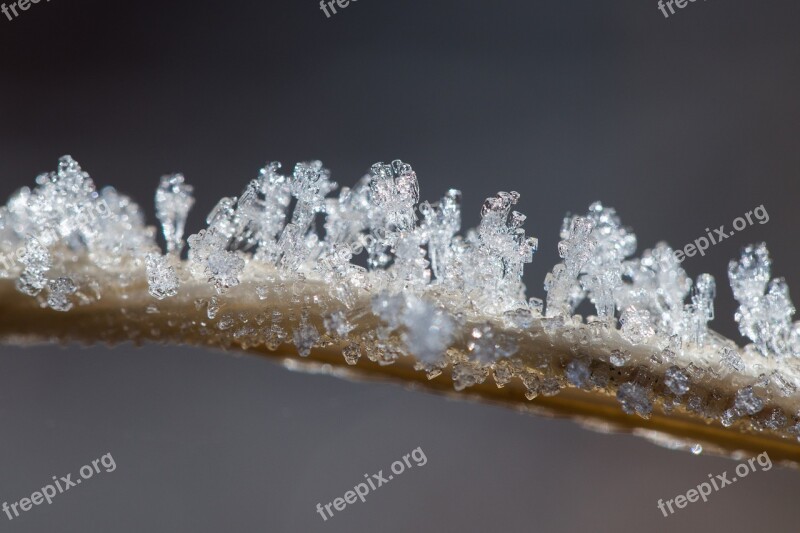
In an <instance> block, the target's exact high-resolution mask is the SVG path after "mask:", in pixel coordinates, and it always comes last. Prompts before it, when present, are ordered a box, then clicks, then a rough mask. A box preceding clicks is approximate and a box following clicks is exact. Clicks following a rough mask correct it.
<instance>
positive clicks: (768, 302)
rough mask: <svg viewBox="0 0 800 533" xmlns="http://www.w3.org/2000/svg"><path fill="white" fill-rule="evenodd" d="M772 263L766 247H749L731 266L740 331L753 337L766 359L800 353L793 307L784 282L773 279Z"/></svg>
mask: <svg viewBox="0 0 800 533" xmlns="http://www.w3.org/2000/svg"><path fill="white" fill-rule="evenodd" d="M770 267H771V261H770V258H769V252H768V251H767V247H766V245H764V244H763V243H762V244H759V245H756V246H748V247H747V248H745V249H744V251H743V252H742V257H741V259H740V260H739V261H731V262H730V264H729V265H728V277H729V278H730V281H731V288H733V295H734V297H735V298H736V300H737V301H738V302H739V309H738V310H737V311H736V317H735V318H736V321H737V322H738V323H739V331H740V332H741V333H742V335H744V336H746V337H748V338H750V339H751V340H752V341H753V344H755V346H756V348H757V349H758V351H759V352H761V354H762V355H764V356H769V355H774V356H777V357H784V356H787V355H794V354H798V353H800V344H798V343H797V342H796V341H797V337H796V336H793V335H792V333H793V331H794V330H793V327H792V316H793V315H794V311H795V310H794V306H793V305H792V302H791V300H790V299H789V287H788V286H787V285H786V282H785V281H784V280H783V279H773V280H772V281H770V280H769V278H770Z"/></svg>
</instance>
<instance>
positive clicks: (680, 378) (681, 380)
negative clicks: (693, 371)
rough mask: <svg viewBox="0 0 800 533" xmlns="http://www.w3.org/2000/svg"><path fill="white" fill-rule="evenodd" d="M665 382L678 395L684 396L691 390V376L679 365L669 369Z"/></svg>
mask: <svg viewBox="0 0 800 533" xmlns="http://www.w3.org/2000/svg"><path fill="white" fill-rule="evenodd" d="M664 384H665V385H666V386H667V387H668V388H669V390H670V391H672V393H673V394H675V395H676V396H683V395H684V394H686V393H687V392H689V376H687V375H686V373H685V372H684V371H682V370H681V369H680V368H678V367H677V366H672V367H670V368H668V369H667V371H666V374H665V379H664Z"/></svg>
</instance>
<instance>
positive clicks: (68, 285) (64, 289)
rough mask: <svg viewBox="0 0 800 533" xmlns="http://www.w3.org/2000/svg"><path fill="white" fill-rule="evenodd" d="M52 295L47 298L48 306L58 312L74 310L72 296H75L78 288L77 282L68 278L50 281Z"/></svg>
mask: <svg viewBox="0 0 800 533" xmlns="http://www.w3.org/2000/svg"><path fill="white" fill-rule="evenodd" d="M49 289H50V294H49V295H48V296H47V305H48V306H50V308H51V309H54V310H56V311H69V310H70V309H72V306H73V304H72V302H71V301H70V298H69V297H70V295H72V294H75V293H76V292H77V290H78V287H77V286H76V285H75V282H74V281H72V279H71V278H68V277H60V278H58V279H54V280H50V283H49Z"/></svg>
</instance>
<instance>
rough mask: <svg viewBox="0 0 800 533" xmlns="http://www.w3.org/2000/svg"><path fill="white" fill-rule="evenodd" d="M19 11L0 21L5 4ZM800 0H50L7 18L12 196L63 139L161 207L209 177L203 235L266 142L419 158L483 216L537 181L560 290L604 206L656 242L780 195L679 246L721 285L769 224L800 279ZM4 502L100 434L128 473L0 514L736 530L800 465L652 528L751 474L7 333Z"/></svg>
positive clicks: (493, 421)
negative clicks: (338, 508)
mask: <svg viewBox="0 0 800 533" xmlns="http://www.w3.org/2000/svg"><path fill="white" fill-rule="evenodd" d="M0 17H2V16H1V15H0ZM798 19H800V5H799V4H798V3H796V2H790V1H781V2H778V1H764V2H754V1H734V0H726V1H724V2H722V1H719V0H711V1H708V2H700V1H697V2H695V3H691V4H689V5H688V6H687V7H686V8H684V9H683V10H681V11H679V12H678V13H677V14H676V15H674V16H672V17H670V18H669V19H664V17H663V16H662V15H661V13H660V12H659V11H658V9H657V7H656V1H655V0H646V1H642V0H637V1H633V0H629V1H623V2H615V3H613V4H612V3H610V2H592V1H590V0H585V1H564V2H562V1H548V2H523V1H507V2H465V1H450V0H438V1H436V2H428V1H426V2H423V1H418V0H406V1H403V2H400V1H394V2H388V1H385V0H384V1H382V2H381V1H379V0H359V1H358V2H356V3H353V4H352V5H351V6H350V7H348V8H346V9H344V10H343V11H341V12H340V13H339V14H337V15H335V16H334V17H332V18H331V19H326V18H325V17H324V15H323V14H322V12H321V11H320V10H319V6H318V4H317V3H315V1H314V0H293V1H292V2H289V1H288V0H287V1H283V2H254V1H251V2H237V3H224V2H208V1H193V2H188V1H173V2H168V3H167V2H145V1H139V2H121V1H120V2H109V1H107V0H106V1H102V2H101V1H99V0H95V1H89V0H83V1H80V0H73V1H69V2H67V1H65V0H53V1H52V2H49V3H45V2H40V3H39V4H37V5H33V6H32V7H31V8H30V9H29V10H28V11H26V12H24V13H22V14H21V16H20V17H19V18H18V19H16V20H14V21H12V22H9V21H7V20H6V19H5V18H4V17H2V18H0V50H2V56H1V59H0V176H2V178H1V179H2V182H0V196H2V197H3V198H5V197H7V195H8V194H10V193H11V192H12V191H13V190H14V189H16V188H18V187H20V186H22V185H29V184H32V183H33V178H34V177H35V175H36V174H37V173H38V172H40V171H45V170H50V169H52V168H54V167H55V163H56V159H57V157H58V156H60V155H62V154H64V153H70V154H72V155H73V156H74V157H76V158H77V159H78V160H79V161H80V162H81V163H82V164H83V166H84V168H85V169H86V170H88V171H89V172H90V173H91V174H92V176H93V177H94V179H95V181H96V182H97V183H98V185H107V184H113V185H115V186H117V187H118V188H119V189H120V190H122V191H124V192H127V193H130V194H131V195H132V196H133V197H134V198H136V199H137V200H138V201H139V202H140V203H141V204H142V205H143V206H144V207H145V208H146V209H147V210H148V213H149V217H150V220H151V221H152V222H155V219H154V217H153V210H152V207H151V203H152V196H153V189H154V186H155V185H156V183H157V180H158V177H159V176H160V175H161V174H163V173H167V172H171V171H182V172H184V173H185V174H186V175H187V177H188V179H189V181H190V182H191V183H193V184H194V185H195V186H196V191H197V195H198V201H197V205H196V207H195V210H194V211H193V213H192V215H191V220H190V225H189V226H190V227H189V230H190V231H195V230H196V229H198V228H199V227H200V223H201V221H202V219H203V218H204V217H205V214H206V213H207V212H208V210H209V209H210V208H211V207H212V206H213V204H214V203H215V202H216V200H217V199H218V198H219V197H221V196H224V195H235V194H238V193H239V191H240V189H241V188H242V187H243V186H244V184H245V183H246V181H247V180H248V179H249V178H251V177H253V176H255V175H256V172H257V170H258V168H259V167H260V166H261V165H262V164H263V163H264V162H265V161H266V160H268V159H278V160H282V161H284V163H286V164H289V165H291V164H293V163H294V162H295V161H296V160H305V159H311V158H319V159H322V160H323V161H324V162H325V163H326V164H327V166H329V168H331V169H332V170H333V173H334V177H335V178H336V179H337V180H338V181H339V182H340V183H342V184H345V185H348V184H352V183H354V182H355V181H356V180H357V179H358V178H359V177H360V176H361V175H362V174H363V173H364V172H365V171H366V170H367V168H368V166H369V164H371V163H372V162H374V161H377V160H391V159H393V158H402V159H404V160H406V161H408V162H410V163H412V164H413V165H414V167H415V169H416V170H417V172H418V175H419V177H420V185H421V192H422V196H423V198H426V199H431V200H434V199H437V198H438V197H440V196H441V195H442V194H443V193H444V191H445V190H446V189H447V188H449V187H457V188H460V189H462V190H463V192H464V215H465V216H464V218H465V225H466V226H473V225H474V224H476V223H477V220H478V212H479V207H480V202H481V201H482V200H483V198H485V197H486V196H488V195H491V194H493V193H495V192H496V191H497V190H498V189H504V190H509V189H515V190H517V191H519V192H520V193H521V194H522V201H521V204H520V210H521V211H523V212H524V213H526V214H528V215H529V219H528V222H527V224H526V227H527V228H528V232H529V233H530V234H532V235H535V236H537V237H539V239H540V245H541V250H540V252H539V253H538V254H537V255H536V256H535V258H534V263H533V264H532V265H530V266H529V267H528V269H527V272H526V281H527V283H528V286H529V294H530V295H532V296H540V297H541V296H543V295H544V293H543V290H542V287H541V282H542V279H543V277H544V274H545V273H546V272H547V271H548V270H549V269H550V268H551V267H552V265H553V264H554V263H555V262H556V260H557V255H556V243H557V241H558V230H559V227H560V223H561V218H562V217H563V215H564V213H565V212H567V211H573V212H578V211H584V210H585V209H586V208H587V206H588V205H589V203H590V202H592V201H593V200H596V199H601V200H603V201H604V202H606V203H607V204H609V205H612V206H614V207H616V208H617V210H618V211H619V212H620V214H621V216H622V218H623V221H624V222H625V223H626V224H629V225H630V226H632V227H633V228H634V229H635V231H636V233H637V235H638V236H639V242H640V247H639V248H640V250H641V249H643V248H645V247H650V246H652V245H653V244H654V243H655V242H657V241H658V240H661V239H665V240H667V241H668V242H670V243H671V244H673V245H674V246H676V247H678V246H679V247H682V246H683V245H685V244H686V243H689V242H691V241H693V240H694V239H695V238H697V237H699V236H701V235H703V234H704V233H705V232H704V228H706V227H712V228H714V227H718V226H719V225H721V224H725V225H726V226H727V227H730V225H731V221H732V220H733V219H734V218H735V217H737V216H739V215H742V214H743V213H745V212H746V211H749V210H751V209H753V208H755V207H756V206H759V205H761V204H763V205H764V206H765V208H766V209H767V211H768V212H769V215H770V221H769V223H767V224H765V225H755V226H753V227H748V228H747V229H745V230H744V231H743V232H741V234H738V235H736V236H735V237H733V238H730V239H728V240H726V241H724V242H723V243H721V244H719V245H718V246H715V247H713V248H711V249H710V250H709V251H708V253H707V255H706V256H705V257H694V258H690V259H688V260H687V261H686V262H685V263H684V266H685V268H686V269H687V270H688V272H689V273H690V274H691V275H692V276H696V275H697V274H699V273H701V272H711V273H712V274H714V275H715V276H716V277H717V280H718V285H719V295H718V297H717V319H716V320H715V321H714V323H713V324H712V325H713V327H715V328H716V329H718V330H719V331H721V332H723V333H725V334H726V335H729V336H735V335H736V328H735V323H734V322H733V319H732V314H733V309H734V307H733V301H732V297H731V294H730V290H729V289H728V288H727V281H726V274H725V267H726V264H727V261H728V260H729V259H730V258H732V257H734V256H735V255H736V254H737V253H738V249H739V248H740V247H741V246H743V245H745V244H747V243H749V242H757V241H760V240H766V241H767V242H768V244H769V245H770V247H771V252H772V255H773V259H774V267H775V268H774V273H775V275H778V276H785V277H786V278H787V280H788V281H789V283H790V286H794V287H795V288H796V290H795V294H799V293H798V291H800V289H797V288H798V287H800V272H798V269H797V265H798V264H800V253H799V252H798V250H797V247H796V242H797V239H796V235H795V234H794V233H793V232H792V231H791V230H792V228H796V227H797V226H798V223H799V222H800V213H798V210H797V208H796V207H795V204H796V199H797V197H798V184H797V177H798V173H799V171H800V150H798V141H800V121H799V120H798V119H800V103H798V97H797V95H798V94H800V42H798V40H799V37H798V34H799V33H800V32H798V30H797V20H798ZM0 428H2V429H1V430H0V431H1V434H2V437H0V458H2V459H1V460H0V498H2V500H7V501H15V500H18V499H20V498H22V497H24V496H26V495H30V493H31V492H33V491H34V490H36V489H37V488H39V487H41V486H42V485H43V484H45V483H47V482H48V481H49V480H50V479H51V477H52V476H53V475H65V474H66V473H68V472H75V471H77V469H78V468H80V466H82V465H83V464H85V463H86V462H87V461H90V460H91V459H93V458H95V457H99V456H100V455H102V454H104V453H106V452H111V453H112V454H113V456H114V458H115V459H116V462H117V465H118V468H117V470H116V471H115V472H113V473H109V474H103V475H101V476H98V477H97V478H96V479H92V480H90V481H87V482H85V483H84V484H83V485H81V486H80V487H77V488H75V489H73V490H71V491H70V492H68V493H65V494H64V495H62V496H60V497H57V498H56V500H55V501H54V503H53V504H52V505H51V506H44V507H36V508H34V510H33V511H31V512H29V513H27V514H26V515H25V516H24V518H22V519H18V520H15V521H13V522H8V521H7V520H5V519H4V518H3V516H2V515H0V530H2V531H6V530H7V531H120V532H127V531H131V532H140V531H223V530H224V531H303V532H305V531H327V532H333V531H456V530H466V531H485V530H495V529H496V530H512V529H517V530H524V531H577V530H582V529H585V530H590V531H609V530H617V531H619V530H622V531H642V530H647V531H672V530H679V529H680V530H683V531H701V530H709V529H712V530H728V531H746V530H749V529H754V528H756V527H758V524H762V523H763V522H764V521H765V520H768V521H769V523H770V524H771V527H772V529H773V530H776V531H788V530H791V529H796V526H795V525H796V523H797V520H798V518H800V510H798V508H797V506H796V501H795V500H796V495H797V491H798V489H800V474H798V473H797V472H794V471H787V470H779V469H778V468H773V469H772V470H771V471H769V472H757V473H755V474H752V475H751V476H750V477H748V478H747V480H746V481H743V483H741V484H739V483H737V484H736V485H735V486H732V487H726V488H725V490H723V491H721V492H719V493H715V494H714V495H712V499H711V500H710V501H709V502H708V503H705V504H700V503H697V504H692V505H690V506H689V508H687V509H684V510H682V511H680V512H679V513H678V514H676V515H674V516H672V517H670V518H663V517H662V515H661V513H660V512H659V511H658V509H657V508H656V501H657V500H658V499H659V498H672V497H674V496H675V495H677V494H678V493H685V492H686V491H687V490H688V489H689V488H691V487H693V486H695V485H697V484H698V483H700V482H702V481H703V480H704V479H706V478H707V474H708V473H720V472H722V471H724V470H731V469H732V468H733V467H734V466H735V463H733V462H731V461H726V460H722V459H716V458H711V457H706V456H700V457H694V456H691V455H689V454H684V453H676V452H671V451H668V450H665V449H661V448H658V447H655V446H653V445H651V444H648V443H646V442H644V441H641V440H638V439H633V438H631V437H624V436H607V435H598V434H595V433H592V432H588V431H585V430H582V429H580V428H578V427H577V426H575V425H573V424H571V423H569V422H564V421H550V420H543V419H539V418H534V417H530V416H520V415H517V414H515V413H513V412H510V411H507V410H504V409H500V408H495V407H488V406H479V405H471V404H467V403H454V402H449V401H446V400H443V399H441V398H439V397H435V396H428V395H423V394H418V393H411V392H406V391H404V390H402V389H400V388H397V387H394V386H386V385H377V384H371V385H365V384H353V383H348V382H343V381H339V380H336V379H334V378H329V377H324V376H307V375H302V374H293V373H290V372H288V371H286V370H283V369H282V368H279V367H277V366H275V365H273V364H271V363H269V362H267V361H263V360H260V359H257V358H249V357H244V358H234V357H227V356H224V355H221V354H220V353H218V352H212V351H201V350H190V349H186V348H177V347H176V348H164V347H145V348H141V349H134V348H130V347H122V348H118V349H114V350H109V349H107V348H101V347H97V348H91V349H84V348H77V347H70V348H68V349H66V350H63V349H59V348H36V349H16V348H8V347H2V348H0ZM417 446H421V447H422V448H423V450H424V451H425V452H426V454H427V457H428V464H427V465H426V466H424V467H420V468H413V469H412V470H410V471H408V472H406V473H405V474H403V475H402V476H399V477H398V478H396V479H395V480H393V481H392V482H391V483H390V484H389V485H386V486H384V487H381V488H380V489H379V490H378V491H377V492H375V493H374V494H371V495H370V496H369V497H368V500H367V502H366V503H364V504H361V503H358V504H356V505H354V506H352V507H348V508H347V509H346V510H345V511H343V512H341V513H338V514H337V515H336V516H335V517H334V518H333V519H331V520H329V521H328V522H323V521H322V519H321V518H320V517H319V515H318V514H316V512H315V510H314V507H315V505H316V503H317V502H323V503H325V502H328V501H331V500H332V499H333V498H335V497H337V496H341V495H342V494H343V493H344V492H345V491H346V490H348V489H349V488H351V487H352V486H353V485H354V484H355V483H357V482H359V481H360V479H362V476H363V474H364V473H366V472H376V471H377V470H379V469H387V468H388V466H389V465H390V464H391V462H392V461H394V460H396V459H398V458H400V457H401V456H402V455H403V454H405V453H408V452H410V451H411V450H412V449H413V448H416V447H417Z"/></svg>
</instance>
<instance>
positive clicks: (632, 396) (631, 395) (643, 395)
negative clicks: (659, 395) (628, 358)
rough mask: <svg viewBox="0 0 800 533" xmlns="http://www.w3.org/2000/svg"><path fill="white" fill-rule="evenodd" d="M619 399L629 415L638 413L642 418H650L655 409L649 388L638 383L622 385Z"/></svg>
mask: <svg viewBox="0 0 800 533" xmlns="http://www.w3.org/2000/svg"><path fill="white" fill-rule="evenodd" d="M617 400H618V401H619V403H620V404H621V405H622V410H623V411H625V412H626V413H628V414H629V415H631V414H634V413H636V414H637V415H639V416H641V417H642V418H648V417H649V416H650V413H651V412H652V411H653V404H652V402H651V400H650V395H649V391H648V389H647V388H646V387H643V386H642V385H639V384H638V383H623V384H622V385H620V386H619V390H618V391H617Z"/></svg>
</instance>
